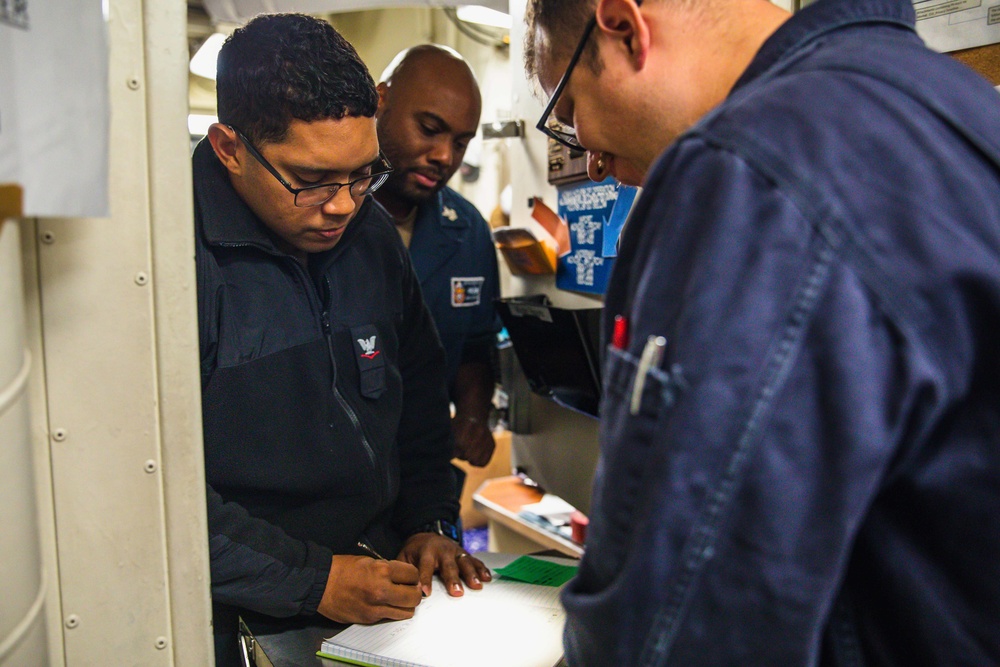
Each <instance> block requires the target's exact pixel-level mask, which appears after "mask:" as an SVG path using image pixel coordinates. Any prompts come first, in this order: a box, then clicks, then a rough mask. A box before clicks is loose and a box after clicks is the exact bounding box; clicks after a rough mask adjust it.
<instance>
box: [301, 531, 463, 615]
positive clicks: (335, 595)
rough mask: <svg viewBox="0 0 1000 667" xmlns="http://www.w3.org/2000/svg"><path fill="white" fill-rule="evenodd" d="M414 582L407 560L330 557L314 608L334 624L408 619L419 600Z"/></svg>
mask: <svg viewBox="0 0 1000 667" xmlns="http://www.w3.org/2000/svg"><path fill="white" fill-rule="evenodd" d="M442 539H443V538H442ZM418 583H419V573H418V571H417V568H416V567H414V566H413V565H411V564H410V563H402V562H400V561H388V560H378V559H375V558H369V557H367V556H334V557H333V559H332V561H331V563H330V576H329V577H328V578H327V580H326V590H324V591H323V598H322V600H320V603H319V608H318V611H319V613H320V614H322V615H323V616H326V617H327V618H329V619H330V620H333V621H337V622H338V623H375V622H377V621H381V620H382V619H385V618H388V619H392V620H396V621H398V620H402V619H405V618H412V617H413V610H414V609H415V608H416V606H417V605H418V604H420V600H421V595H420V588H419V587H418V585H417V584H418Z"/></svg>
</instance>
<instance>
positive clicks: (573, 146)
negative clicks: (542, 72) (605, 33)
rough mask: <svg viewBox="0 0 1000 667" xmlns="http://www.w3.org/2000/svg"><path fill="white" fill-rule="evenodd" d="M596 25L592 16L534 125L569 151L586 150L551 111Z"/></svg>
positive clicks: (637, 4)
mask: <svg viewBox="0 0 1000 667" xmlns="http://www.w3.org/2000/svg"><path fill="white" fill-rule="evenodd" d="M635 4H636V6H639V5H641V4H642V0H636V2H635ZM596 25H597V16H594V17H592V18H591V19H590V20H589V21H587V25H586V27H584V29H583V36H581V37H580V43H579V44H577V45H576V50H575V51H574V52H573V55H572V57H571V58H570V59H569V64H568V65H566V71H565V72H563V75H562V78H561V79H559V83H558V84H557V85H556V89H555V90H554V91H553V92H552V98H551V99H549V103H548V104H547V105H545V111H543V112H542V117H541V118H539V119H538V123H537V124H536V125H535V127H536V128H537V129H539V130H541V131H542V132H544V133H545V134H546V135H548V136H549V137H551V138H553V139H555V140H556V141H558V142H559V143H560V144H562V145H563V146H566V147H567V148H569V149H570V150H574V151H580V152H584V151H586V150H587V149H586V148H584V147H583V144H581V143H580V140H579V139H577V138H576V130H575V129H574V128H572V127H570V126H568V125H564V124H563V123H560V122H559V121H558V120H556V119H555V118H551V116H552V111H553V110H554V109H555V108H556V104H558V103H559V97H560V96H561V95H562V92H563V89H564V88H566V84H568V83H569V77H570V76H571V75H572V74H573V68H574V67H576V63H577V61H579V60H580V56H581V55H583V49H584V48H585V47H586V46H587V40H588V39H590V33H592V32H593V31H594V26H596Z"/></svg>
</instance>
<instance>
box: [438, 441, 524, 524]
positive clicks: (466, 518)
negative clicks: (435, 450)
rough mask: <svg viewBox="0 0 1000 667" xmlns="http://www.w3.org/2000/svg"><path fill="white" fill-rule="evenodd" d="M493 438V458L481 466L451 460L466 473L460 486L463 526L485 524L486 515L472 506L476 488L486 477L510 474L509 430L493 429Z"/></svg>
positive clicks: (491, 477)
mask: <svg viewBox="0 0 1000 667" xmlns="http://www.w3.org/2000/svg"><path fill="white" fill-rule="evenodd" d="M493 439H494V440H495V441H496V443H497V448H496V449H495V450H494V451H493V458H491V459H490V462H489V463H487V464H486V465H485V466H483V467H482V468H477V467H475V466H473V465H470V464H469V462H468V461H460V460H459V459H453V460H452V463H454V464H455V466H457V467H458V468H461V469H462V470H464V471H465V475H466V477H465V486H464V487H462V498H461V512H460V516H461V518H462V526H463V527H464V528H479V527H480V526H485V525H486V516H485V515H483V513H482V512H480V511H478V510H477V509H476V508H475V507H473V506H472V494H473V493H475V492H476V489H478V488H479V487H480V486H481V485H482V483H483V482H485V481H486V480H488V479H493V478H495V477H507V476H508V475H510V431H506V430H504V431H494V432H493Z"/></svg>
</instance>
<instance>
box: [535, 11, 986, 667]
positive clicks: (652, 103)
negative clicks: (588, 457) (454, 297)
mask: <svg viewBox="0 0 1000 667" xmlns="http://www.w3.org/2000/svg"><path fill="white" fill-rule="evenodd" d="M595 17H596V20H595ZM527 21H528V32H527V35H528V39H527V42H526V53H525V60H526V65H527V67H528V70H529V73H530V74H531V75H533V76H534V77H536V78H537V79H538V81H539V83H540V85H541V87H542V89H544V91H545V93H546V94H547V95H549V96H550V107H549V109H547V110H546V116H545V117H543V122H548V123H550V124H549V125H543V127H545V128H546V130H547V133H549V134H550V136H553V135H554V136H555V137H558V138H559V140H561V141H563V142H565V143H567V144H570V145H574V146H578V147H579V146H582V147H585V148H586V149H587V150H588V151H589V155H588V166H589V170H590V173H591V176H592V178H594V179H595V180H601V179H603V178H605V177H606V176H608V175H609V174H610V175H613V176H616V177H617V178H619V179H620V180H622V181H623V182H626V183H633V184H640V183H641V184H642V185H643V186H644V191H643V193H642V195H641V198H640V200H639V201H638V202H637V204H636V206H635V208H634V210H633V211H632V216H631V219H630V221H629V223H628V225H627V227H626V229H625V231H624V234H623V236H622V239H621V247H620V254H619V257H618V261H617V262H616V264H615V270H614V274H613V276H612V278H611V282H610V285H609V288H608V292H607V295H606V301H605V326H604V335H605V340H606V342H607V343H608V345H607V347H606V350H605V360H604V362H605V363H604V394H603V403H602V407H601V426H600V445H601V456H600V461H599V464H598V470H597V476H596V480H595V486H594V496H593V499H592V505H591V508H592V516H591V524H590V531H589V534H588V541H587V551H586V554H585V555H584V557H583V561H582V564H581V567H580V571H579V575H578V576H577V577H576V578H575V579H574V580H573V581H572V582H571V583H570V584H569V585H568V587H567V590H566V592H565V593H564V596H563V602H564V604H565V606H566V610H567V624H566V633H565V644H566V654H567V660H568V662H569V663H570V664H572V665H573V666H574V667H584V666H587V665H629V666H644V665H683V666H685V667H689V666H691V665H781V666H788V665H864V664H869V665H900V666H903V665H905V666H910V665H996V664H1000V557H998V555H1000V529H998V525H1000V344H998V333H1000V96H998V95H997V93H996V91H995V90H993V88H992V87H991V86H990V85H989V83H987V82H986V81H984V80H983V79H982V78H980V77H979V76H978V75H976V74H975V73H973V72H971V71H969V70H968V69H966V68H965V67H964V66H962V65H961V64H959V63H957V62H956V61H955V60H953V59H952V58H950V57H948V56H946V55H941V54H937V53H934V52H933V51H931V50H929V49H928V48H926V47H925V46H924V44H923V43H922V41H921V39H920V38H919V37H918V36H917V34H916V33H915V32H914V22H915V17H914V9H913V5H912V4H911V2H910V1H909V0H819V1H818V2H815V3H813V4H810V5H809V6H808V7H807V8H806V9H804V10H802V11H801V12H799V13H797V14H795V15H794V16H789V15H788V13H787V12H785V11H783V10H781V9H779V8H777V7H775V6H774V5H772V4H770V3H768V2H766V1H765V0H700V1H699V2H689V1H685V0H646V1H645V2H641V4H640V2H637V0H577V1H573V2H570V1H567V0H531V1H530V2H529V6H528V12H527ZM576 44H580V45H581V49H582V51H578V52H577V56H578V57H573V53H574V45H576ZM560 81H561V83H560ZM552 121H557V122H559V123H561V124H562V126H552V125H551V122H552ZM574 129H575V132H574Z"/></svg>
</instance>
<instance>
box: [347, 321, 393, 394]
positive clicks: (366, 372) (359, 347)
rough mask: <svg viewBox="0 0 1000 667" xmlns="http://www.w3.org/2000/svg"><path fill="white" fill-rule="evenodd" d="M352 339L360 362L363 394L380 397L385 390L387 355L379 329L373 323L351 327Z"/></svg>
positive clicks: (359, 371) (359, 373)
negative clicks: (383, 352) (383, 350)
mask: <svg viewBox="0 0 1000 667" xmlns="http://www.w3.org/2000/svg"><path fill="white" fill-rule="evenodd" d="M351 339H352V340H353V341H354V353H355V354H354V358H355V360H356V361H357V363H358V375H359V377H360V382H361V387H360V388H361V395H362V396H364V397H365V398H378V397H379V396H381V395H382V394H383V393H384V392H385V356H384V355H383V354H382V342H381V340H380V337H379V333H378V329H377V328H376V327H375V325H373V324H366V325H364V326H360V327H351Z"/></svg>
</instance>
